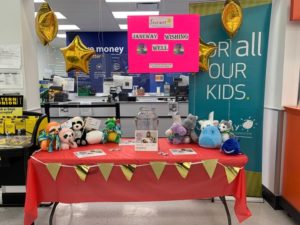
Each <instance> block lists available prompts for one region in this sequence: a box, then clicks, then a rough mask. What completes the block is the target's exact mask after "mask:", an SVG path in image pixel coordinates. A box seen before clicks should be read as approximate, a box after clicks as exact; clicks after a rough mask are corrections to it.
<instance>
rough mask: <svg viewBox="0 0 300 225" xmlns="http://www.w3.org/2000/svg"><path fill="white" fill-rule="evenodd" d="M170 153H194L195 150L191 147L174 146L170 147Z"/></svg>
mask: <svg viewBox="0 0 300 225" xmlns="http://www.w3.org/2000/svg"><path fill="white" fill-rule="evenodd" d="M170 151H171V153H172V154H173V155H196V154H197V152H195V151H194V150H193V149H192V148H176V149H170Z"/></svg>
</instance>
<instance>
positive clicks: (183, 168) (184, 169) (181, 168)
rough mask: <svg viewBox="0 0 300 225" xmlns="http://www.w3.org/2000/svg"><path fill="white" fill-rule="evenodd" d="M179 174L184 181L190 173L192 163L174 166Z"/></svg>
mask: <svg viewBox="0 0 300 225" xmlns="http://www.w3.org/2000/svg"><path fill="white" fill-rule="evenodd" d="M175 166H176V168H177V170H178V172H179V174H180V175H181V176H182V177H183V178H184V179H185V178H186V177H187V175H188V174H189V172H190V169H191V166H192V163H191V162H183V163H176V164H175Z"/></svg>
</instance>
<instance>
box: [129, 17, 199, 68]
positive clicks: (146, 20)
mask: <svg viewBox="0 0 300 225" xmlns="http://www.w3.org/2000/svg"><path fill="white" fill-rule="evenodd" d="M199 34H200V16H199V15H161V16H129V17H128V67H129V68H128V69H129V70H128V72H129V73H170V72H198V71H199Z"/></svg>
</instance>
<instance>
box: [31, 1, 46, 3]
mask: <svg viewBox="0 0 300 225" xmlns="http://www.w3.org/2000/svg"><path fill="white" fill-rule="evenodd" d="M44 2H45V0H34V3H44Z"/></svg>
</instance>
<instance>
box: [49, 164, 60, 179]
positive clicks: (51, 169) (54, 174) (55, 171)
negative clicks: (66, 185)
mask: <svg viewBox="0 0 300 225" xmlns="http://www.w3.org/2000/svg"><path fill="white" fill-rule="evenodd" d="M46 167H47V170H48V171H49V173H50V175H51V177H52V178H53V180H56V177H57V174H58V172H59V170H60V167H61V163H47V164H46Z"/></svg>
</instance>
